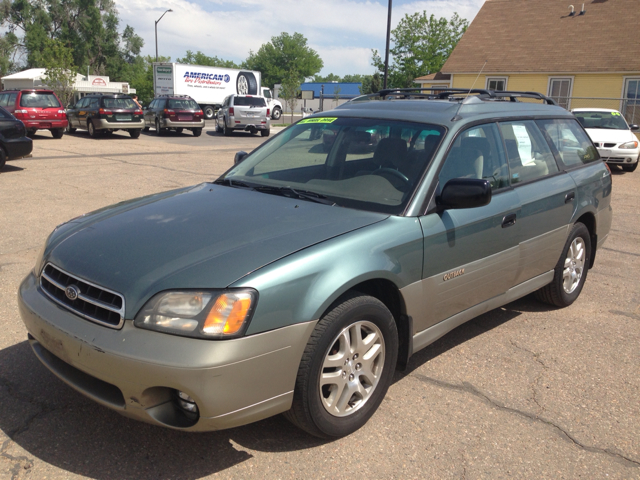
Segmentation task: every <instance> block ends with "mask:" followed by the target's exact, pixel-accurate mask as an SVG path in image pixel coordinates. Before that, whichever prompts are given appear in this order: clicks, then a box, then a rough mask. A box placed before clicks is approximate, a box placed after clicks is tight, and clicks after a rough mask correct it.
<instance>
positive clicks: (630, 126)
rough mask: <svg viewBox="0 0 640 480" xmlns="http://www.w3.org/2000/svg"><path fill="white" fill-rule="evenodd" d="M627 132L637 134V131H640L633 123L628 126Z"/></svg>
mask: <svg viewBox="0 0 640 480" xmlns="http://www.w3.org/2000/svg"><path fill="white" fill-rule="evenodd" d="M629 130H631V131H632V132H637V131H638V130H640V127H638V125H636V124H635V123H634V124H633V125H629Z"/></svg>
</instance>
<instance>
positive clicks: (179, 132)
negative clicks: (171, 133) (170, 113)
mask: <svg viewBox="0 0 640 480" xmlns="http://www.w3.org/2000/svg"><path fill="white" fill-rule="evenodd" d="M182 130H183V129H182V128H180V127H179V128H176V133H177V134H178V135H180V134H181V133H182Z"/></svg>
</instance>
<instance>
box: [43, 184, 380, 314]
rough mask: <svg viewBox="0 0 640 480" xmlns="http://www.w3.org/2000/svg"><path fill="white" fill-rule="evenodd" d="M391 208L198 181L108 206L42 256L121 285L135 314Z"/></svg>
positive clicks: (53, 241) (231, 278)
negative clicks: (155, 299) (166, 296)
mask: <svg viewBox="0 0 640 480" xmlns="http://www.w3.org/2000/svg"><path fill="white" fill-rule="evenodd" d="M387 217H388V215H385V214H378V213H371V212H364V211H359V210H353V209H347V208H341V207H332V206H328V205H323V204H318V203H311V202H308V201H304V200H296V199H291V198H287V197H282V196H275V195H269V194H265V193H259V192H256V191H251V190H248V189H238V188H231V187H226V186H221V185H214V184H202V185H198V186H196V187H192V188H189V189H183V190H178V191H174V192H167V193H165V194H161V195H156V196H152V197H147V198H143V199H139V200H134V201H131V202H125V203H122V204H119V205H115V206H113V207H110V208H107V209H103V210H101V211H98V212H94V213H93V214H89V215H88V216H86V217H83V218H80V219H76V220H73V221H71V222H69V223H67V224H65V225H64V226H62V227H61V228H59V230H58V231H56V232H54V234H52V235H51V237H50V239H49V245H48V247H47V252H46V255H45V260H44V261H45V262H51V263H53V264H54V265H56V266H58V267H59V268H61V269H63V270H66V271H67V272H69V273H71V274H73V275H76V276H78V277H80V278H82V279H84V280H87V281H90V282H92V283H95V284H98V285H100V286H103V287H106V288H108V289H111V290H114V291H116V292H119V293H122V294H123V295H124V296H125V300H126V316H127V318H132V317H133V316H134V315H135V313H136V312H137V311H138V310H139V309H140V308H141V307H142V306H143V304H144V302H145V301H146V300H147V299H148V298H149V297H150V296H152V295H153V294H155V293H157V292H159V291H162V290H167V289H186V288H224V287H227V286H228V285H230V284H232V283H234V282H235V281H236V280H238V279H239V278H241V277H243V276H245V275H247V274H248V273H251V272H252V271H255V270H256V269H259V268H260V267H262V266H264V265H267V264H269V263H271V262H273V261H275V260H277V259H279V258H282V257H284V256H286V255H290V254H291V253H293V252H296V251H298V250H301V249H303V248H306V247H308V246H310V245H313V244H316V243H319V242H322V241H324V240H327V239H329V238H332V237H335V236H337V235H342V234H344V233H347V232H349V231H352V230H355V229H358V228H362V227H365V226H367V225H370V224H372V223H376V222H379V221H381V220H384V219H385V218H387Z"/></svg>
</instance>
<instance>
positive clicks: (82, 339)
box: [18, 273, 316, 431]
mask: <svg viewBox="0 0 640 480" xmlns="http://www.w3.org/2000/svg"><path fill="white" fill-rule="evenodd" d="M18 303H19V307H20V314H21V316H22V319H23V321H24V323H25V325H26V327H27V330H28V332H29V337H30V338H29V340H30V343H31V346H32V348H33V351H34V353H35V354H36V356H37V357H38V358H39V359H40V361H41V362H42V363H43V364H44V365H45V366H46V367H47V368H49V369H50V370H51V371H52V372H53V373H54V374H56V375H57V376H58V377H59V378H61V379H62V380H63V381H65V382H66V383H67V384H69V385H70V386H71V387H73V388H75V389H76V390H78V391H79V392H80V393H83V394H84V395H86V396H88V397H90V398H92V399H93V400H95V401H96V402H98V403H100V404H102V405H105V406H107V407H109V408H111V409H113V410H116V411H118V412H119V413H121V414H123V415H125V416H127V417H131V418H135V419H138V420H142V421H145V422H148V423H152V424H156V425H161V426H166V427H171V428H178V429H184V430H190V431H206V430H218V429H223V428H231V427H235V426H239V425H244V424H247V423H251V422H254V421H257V420H261V419H263V418H267V417H270V416H272V415H276V414H278V413H281V412H284V411H286V410H288V409H289V408H290V407H291V402H292V399H293V389H294V384H295V378H296V375H297V371H298V365H299V363H300V359H301V357H302V352H303V351H304V348H305V346H306V344H307V341H308V339H309V337H310V335H311V332H312V331H313V328H314V327H315V324H316V322H315V321H314V322H307V323H303V324H296V325H291V326H288V327H284V328H281V329H277V330H273V331H270V332H266V333H262V334H257V335H251V336H248V337H244V338H239V339H232V340H223V341H212V340H199V339H193V338H186V337H179V336H174V335H169V334H163V333H158V332H153V331H149V330H143V329H139V328H136V327H134V326H133V322H132V321H131V320H126V321H125V324H124V327H123V328H122V329H121V330H113V329H110V328H105V327H101V326H99V325H96V324H94V323H91V322H89V321H86V320H83V319H82V318H80V317H78V316H76V315H74V314H72V313H71V312H69V311H68V310H66V309H64V308H62V307H59V306H58V305H56V304H54V303H53V302H51V301H50V300H49V299H48V298H47V297H46V296H45V295H44V294H43V293H42V292H41V291H40V289H39V287H38V284H37V279H36V277H35V276H34V275H33V273H30V274H29V275H28V276H27V277H26V278H25V279H24V281H23V282H22V284H21V285H20V290H19V292H18ZM254 321H255V319H254ZM175 390H180V391H182V392H185V393H187V394H188V395H189V396H191V397H192V398H193V399H194V400H195V401H196V403H197V405H198V408H199V418H197V420H194V421H191V423H190V422H189V421H185V419H184V416H181V412H180V411H179V409H178V408H177V407H176V404H175V401H174V399H173V398H174V393H175Z"/></svg>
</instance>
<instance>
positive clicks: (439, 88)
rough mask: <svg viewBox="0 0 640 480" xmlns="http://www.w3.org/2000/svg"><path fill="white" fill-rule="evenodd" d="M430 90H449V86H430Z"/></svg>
mask: <svg viewBox="0 0 640 480" xmlns="http://www.w3.org/2000/svg"><path fill="white" fill-rule="evenodd" d="M431 88H433V89H434V90H447V89H448V88H449V85H445V84H440V85H431Z"/></svg>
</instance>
